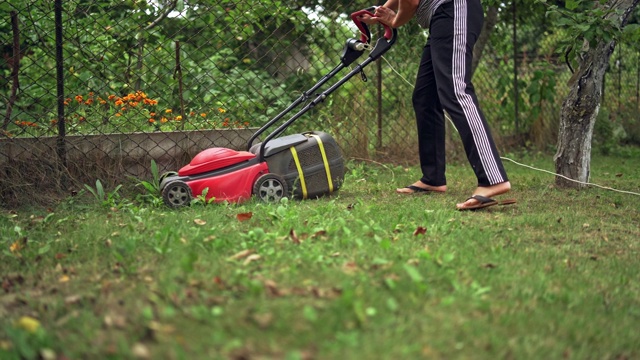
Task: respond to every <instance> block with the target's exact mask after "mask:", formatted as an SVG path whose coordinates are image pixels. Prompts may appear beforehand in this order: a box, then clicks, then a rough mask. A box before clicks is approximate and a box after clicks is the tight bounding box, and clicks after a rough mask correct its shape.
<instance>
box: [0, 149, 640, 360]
mask: <svg viewBox="0 0 640 360" xmlns="http://www.w3.org/2000/svg"><path fill="white" fill-rule="evenodd" d="M507 156H508V157H510V158H513V159H514V160H517V161H518V162H520V163H523V164H526V165H532V166H535V167H538V168H543V169H546V170H553V162H552V160H551V158H552V156H551V155H535V154H534V155H531V154H530V155H522V154H518V155H507ZM638 159H640V150H639V149H624V151H618V152H616V153H615V154H613V155H610V156H607V157H604V156H599V155H597V154H594V159H593V162H592V168H591V176H592V179H591V181H592V182H593V183H596V184H600V185H603V186H607V187H611V188H615V189H620V190H626V191H631V192H635V193H638V192H640V166H639V165H640V160H638ZM505 166H506V167H507V170H508V172H509V175H510V178H511V181H512V184H513V190H512V192H511V193H510V194H509V195H508V197H514V198H516V199H517V200H518V204H516V205H511V206H503V207H499V206H496V207H492V208H489V209H485V210H482V211H477V212H458V211H456V210H455V203H456V202H459V201H462V200H464V199H465V198H466V197H467V196H469V195H470V194H471V191H473V188H474V184H475V178H474V176H473V174H472V172H471V170H470V168H469V166H468V165H467V164H451V165H450V166H449V167H448V172H447V175H448V179H449V184H448V185H449V192H448V193H446V194H440V195H414V196H406V195H404V196H403V195H397V194H395V193H394V189H395V187H400V186H404V185H407V184H410V183H411V182H413V181H415V179H416V178H417V177H418V173H417V169H416V168H410V169H404V168H401V167H393V166H386V165H381V164H376V163H364V164H363V163H349V164H348V173H347V175H346V179H345V184H344V187H343V188H342V189H341V190H340V192H339V193H338V194H337V195H336V196H333V197H331V198H323V199H319V200H306V201H302V202H300V201H286V202H282V203H279V204H263V203H258V202H256V201H250V202H247V203H244V204H242V205H221V204H217V205H216V204H209V205H204V204H197V205H194V206H192V207H190V208H188V209H184V210H178V211H176V210H170V209H168V208H166V207H164V206H162V205H154V203H152V202H149V203H145V204H140V203H139V201H136V200H134V199H135V195H131V196H126V197H125V196H122V197H121V198H119V199H118V198H117V197H115V196H114V197H113V201H111V203H108V204H106V205H103V204H102V203H100V202H99V201H97V200H95V199H93V197H92V196H91V195H90V194H89V193H88V192H86V193H85V194H84V195H82V196H80V197H75V198H70V199H68V200H67V201H65V202H63V203H62V204H60V205H59V206H57V207H56V208H54V209H21V210H17V211H7V210H5V211H2V212H0V240H1V242H0V246H1V253H2V254H1V255H0V256H1V257H2V259H1V261H0V277H1V281H2V289H0V358H2V359H22V358H27V359H32V358H43V359H56V358H57V359H96V358H113V359H122V358H141V359H218V358H219V359H229V358H230V359H418V358H447V359H448V358H456V359H466V358H469V359H498V358H499V359H561V358H567V359H592V358H593V359H633V358H640V325H639V324H640V275H639V269H640V256H639V255H640V254H639V247H640V244H639V242H638V241H639V239H640V213H639V210H640V197H639V196H638V195H632V194H625V193H619V192H614V191H611V190H605V189H599V188H589V189H584V190H559V189H556V188H555V187H554V185H553V180H554V179H553V176H552V175H549V174H545V173H541V172H537V171H533V170H530V169H527V168H524V167H521V166H518V165H516V164H513V163H511V162H509V161H506V162H505ZM106 191H107V195H109V193H108V192H109V189H106ZM110 195H114V194H110ZM156 203H157V201H156ZM111 205H117V206H115V207H112V206H111Z"/></svg>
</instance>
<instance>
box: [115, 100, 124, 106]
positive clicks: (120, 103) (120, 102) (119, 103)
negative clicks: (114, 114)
mask: <svg viewBox="0 0 640 360" xmlns="http://www.w3.org/2000/svg"><path fill="white" fill-rule="evenodd" d="M115 104H116V106H122V104H124V102H123V101H122V99H118V100H116V103H115Z"/></svg>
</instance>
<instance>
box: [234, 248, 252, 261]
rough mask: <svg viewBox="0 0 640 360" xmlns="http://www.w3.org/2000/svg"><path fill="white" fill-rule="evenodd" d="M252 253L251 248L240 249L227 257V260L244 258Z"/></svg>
mask: <svg viewBox="0 0 640 360" xmlns="http://www.w3.org/2000/svg"><path fill="white" fill-rule="evenodd" d="M251 254H253V249H246V250H242V251H240V252H239V253H237V254H235V255H233V256H231V257H229V259H228V260H238V259H242V258H245V257H247V256H249V255H251Z"/></svg>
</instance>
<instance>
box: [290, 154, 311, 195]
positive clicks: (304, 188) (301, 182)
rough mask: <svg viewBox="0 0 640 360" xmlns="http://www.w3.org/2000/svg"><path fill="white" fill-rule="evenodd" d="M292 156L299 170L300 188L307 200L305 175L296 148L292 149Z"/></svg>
mask: <svg viewBox="0 0 640 360" xmlns="http://www.w3.org/2000/svg"><path fill="white" fill-rule="evenodd" d="M289 149H291V155H292V156H293V161H294V162H295V163H296V168H297V169H298V176H299V177H300V188H302V198H303V199H306V198H307V184H306V183H305V182H304V173H303V172H302V166H301V165H300V159H298V152H297V151H296V148H295V147H293V146H292V147H290V148H289Z"/></svg>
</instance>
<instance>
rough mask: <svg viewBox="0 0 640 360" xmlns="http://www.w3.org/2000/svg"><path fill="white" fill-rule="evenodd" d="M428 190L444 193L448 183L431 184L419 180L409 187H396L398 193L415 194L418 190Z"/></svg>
mask: <svg viewBox="0 0 640 360" xmlns="http://www.w3.org/2000/svg"><path fill="white" fill-rule="evenodd" d="M428 191H432V192H440V193H443V192H445V191H447V185H442V186H431V185H427V184H425V183H423V182H422V181H420V180H418V181H416V182H414V183H413V184H411V185H409V186H407V187H403V188H399V189H396V192H397V193H398V194H414V193H417V192H428Z"/></svg>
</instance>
